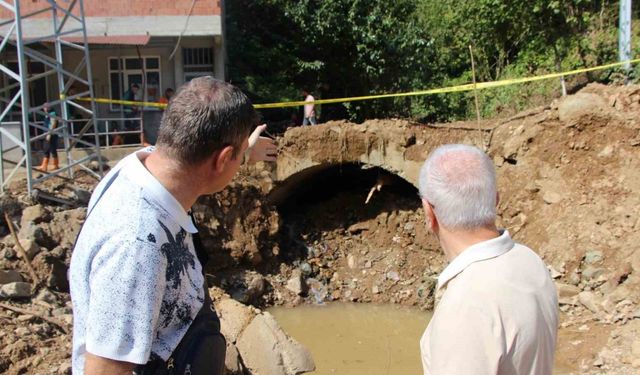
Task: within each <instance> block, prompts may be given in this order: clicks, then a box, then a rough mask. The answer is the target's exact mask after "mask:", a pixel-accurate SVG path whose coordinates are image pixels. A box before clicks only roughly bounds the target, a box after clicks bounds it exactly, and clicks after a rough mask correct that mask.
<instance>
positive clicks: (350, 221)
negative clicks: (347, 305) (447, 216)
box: [269, 163, 440, 308]
mask: <svg viewBox="0 0 640 375" xmlns="http://www.w3.org/2000/svg"><path fill="white" fill-rule="evenodd" d="M269 198H270V200H271V201H272V202H273V203H274V204H275V205H276V207H277V211H278V214H279V216H280V255H279V259H280V261H281V262H283V264H285V265H287V267H289V268H290V269H291V270H290V275H291V277H290V279H289V280H288V281H287V283H286V285H285V288H287V289H288V290H289V291H290V292H293V293H294V294H298V295H301V296H302V297H307V299H308V302H324V301H349V302H380V303H387V302H391V303H400V304H406V305H419V306H421V307H423V308H429V307H430V306H431V304H432V289H433V277H432V276H433V271H432V270H433V269H435V268H437V266H435V264H436V263H438V264H439V262H440V255H439V253H438V252H437V251H434V250H437V247H436V244H435V243H434V242H433V239H432V238H431V237H430V236H429V235H428V234H427V232H426V228H425V225H424V215H423V212H422V209H421V203H420V199H419V197H418V192H417V189H416V188H415V187H414V186H413V185H412V184H411V183H409V182H407V181H406V180H405V179H403V178H401V177H399V176H397V175H395V174H393V173H391V172H389V171H386V170H384V169H382V168H379V167H373V166H368V165H364V164H359V163H346V164H337V165H322V166H316V167H312V168H309V169H306V170H304V171H301V172H299V173H297V174H295V175H292V176H291V177H289V178H288V179H287V180H286V181H283V182H282V183H281V184H280V185H279V186H278V187H276V188H275V189H273V190H272V191H271V193H270V195H269Z"/></svg>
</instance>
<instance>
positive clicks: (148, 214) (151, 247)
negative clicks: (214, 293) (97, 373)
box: [69, 150, 204, 374]
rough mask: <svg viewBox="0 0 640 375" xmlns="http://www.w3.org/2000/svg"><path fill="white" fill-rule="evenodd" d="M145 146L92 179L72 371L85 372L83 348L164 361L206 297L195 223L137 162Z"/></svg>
mask: <svg viewBox="0 0 640 375" xmlns="http://www.w3.org/2000/svg"><path fill="white" fill-rule="evenodd" d="M149 151H150V150H142V151H138V152H137V153H134V154H132V155H129V156H127V157H126V158H124V159H123V160H122V161H120V163H118V165H117V166H116V167H115V168H114V169H113V170H112V171H111V172H110V173H109V174H108V175H107V176H105V178H104V179H103V180H102V181H101V182H100V184H98V186H97V187H96V189H95V191H94V194H93V196H92V198H91V201H90V204H89V210H88V212H89V215H88V218H87V220H86V222H85V224H84V226H83V228H82V230H81V233H80V236H79V237H78V240H77V242H76V246H75V248H74V251H73V256H72V259H71V266H70V269H69V282H70V286H71V299H72V302H73V313H74V322H73V324H74V327H73V328H74V329H73V360H72V363H73V373H74V374H83V373H84V372H83V369H84V356H85V353H86V352H87V351H88V352H90V353H92V354H95V355H98V356H101V357H104V358H109V359H114V360H119V361H125V362H130V363H136V364H144V363H146V362H147V361H148V360H149V359H150V357H151V356H152V355H156V356H158V357H160V358H162V359H164V360H166V359H168V357H169V355H170V354H171V353H172V352H173V350H174V349H175V347H176V346H177V345H178V343H179V342H180V340H181V339H182V337H183V336H184V334H185V333H186V331H187V329H188V328H189V326H190V324H191V322H192V321H193V319H194V318H195V316H196V314H197V313H198V311H199V310H200V308H201V307H202V303H203V302H204V288H203V283H204V278H203V275H202V267H201V265H200V262H199V261H198V258H197V255H196V252H195V248H194V246H193V238H192V233H196V232H197V230H196V227H195V225H194V224H193V222H192V220H191V218H190V217H189V215H188V214H187V212H186V211H185V210H184V208H183V207H182V206H181V205H180V203H179V202H178V201H177V200H176V199H175V198H174V197H173V196H172V195H171V194H170V193H169V191H167V190H166V189H165V188H164V187H163V186H162V184H160V182H159V181H158V180H156V179H155V177H153V175H151V173H149V171H148V170H147V169H146V168H145V166H144V165H143V164H142V161H141V160H142V159H144V158H145V157H147V156H148V155H149ZM107 186H108V189H107V190H106V191H105V188H106V187H107ZM103 191H104V195H103ZM100 196H101V198H100V199H99V201H98V198H99V197H100ZM96 202H97V203H96Z"/></svg>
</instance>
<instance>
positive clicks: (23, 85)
mask: <svg viewBox="0 0 640 375" xmlns="http://www.w3.org/2000/svg"><path fill="white" fill-rule="evenodd" d="M13 6H14V9H15V20H16V21H15V22H16V47H17V50H18V51H17V52H18V70H19V72H20V93H21V103H20V104H21V106H22V108H21V119H22V139H23V142H24V148H23V151H24V154H25V167H26V169H27V171H26V172H27V190H28V191H29V193H31V191H32V189H33V178H32V177H33V176H32V170H31V164H32V163H31V142H30V141H29V138H30V133H29V104H30V103H29V82H28V81H27V65H26V61H25V60H24V59H25V53H24V52H25V51H24V40H23V36H22V17H21V15H20V0H15V1H14V5H13Z"/></svg>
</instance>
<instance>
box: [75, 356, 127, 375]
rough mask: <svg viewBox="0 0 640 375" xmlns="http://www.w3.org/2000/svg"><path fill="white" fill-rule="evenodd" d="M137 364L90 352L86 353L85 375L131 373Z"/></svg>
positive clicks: (125, 374)
mask: <svg viewBox="0 0 640 375" xmlns="http://www.w3.org/2000/svg"><path fill="white" fill-rule="evenodd" d="M135 366H136V365H135V364H133V363H129V362H122V361H115V360H113V359H108V358H104V357H99V356H97V355H93V354H91V353H89V352H87V353H86V355H85V362H84V374H85V375H131V373H132V372H133V368H134V367H135Z"/></svg>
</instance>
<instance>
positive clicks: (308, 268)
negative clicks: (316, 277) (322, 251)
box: [300, 262, 313, 276]
mask: <svg viewBox="0 0 640 375" xmlns="http://www.w3.org/2000/svg"><path fill="white" fill-rule="evenodd" d="M300 271H302V274H303V275H305V276H308V275H310V274H311V271H313V269H312V268H311V265H310V264H309V263H307V262H302V264H301V265H300Z"/></svg>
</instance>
